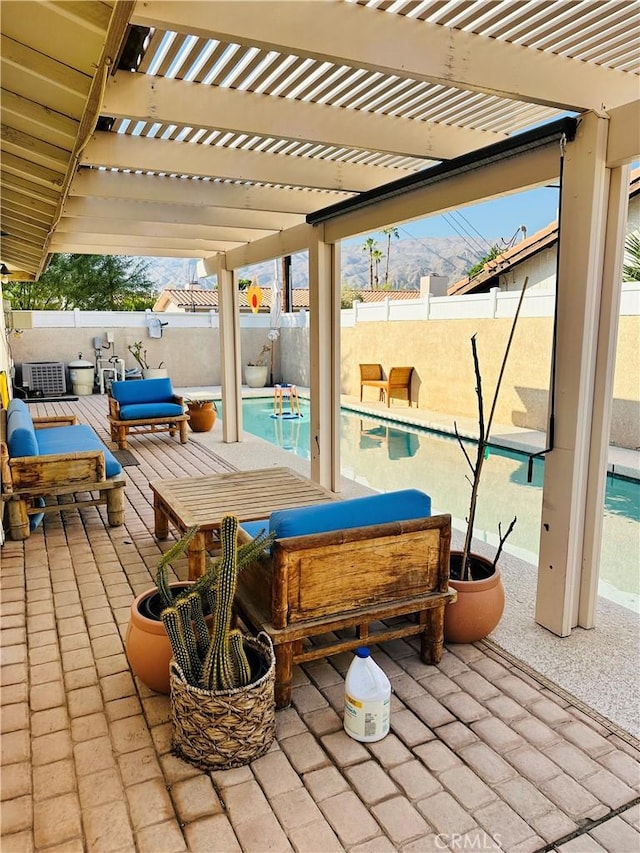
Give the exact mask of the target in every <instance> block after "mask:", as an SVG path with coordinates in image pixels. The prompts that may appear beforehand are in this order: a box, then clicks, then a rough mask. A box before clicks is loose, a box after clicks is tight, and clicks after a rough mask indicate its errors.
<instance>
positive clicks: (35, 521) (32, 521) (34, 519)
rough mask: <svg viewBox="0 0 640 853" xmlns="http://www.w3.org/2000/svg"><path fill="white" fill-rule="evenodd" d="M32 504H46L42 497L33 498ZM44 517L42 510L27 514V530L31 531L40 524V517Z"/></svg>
mask: <svg viewBox="0 0 640 853" xmlns="http://www.w3.org/2000/svg"><path fill="white" fill-rule="evenodd" d="M33 505H34V506H38V507H40V506H46V504H45V501H44V498H34V499H33ZM43 518H44V513H43V512H37V513H36V514H35V515H30V516H29V531H30V532H31V533H33V531H34V530H35V529H36V528H37V527H38V526H39V525H40V524H42V519H43Z"/></svg>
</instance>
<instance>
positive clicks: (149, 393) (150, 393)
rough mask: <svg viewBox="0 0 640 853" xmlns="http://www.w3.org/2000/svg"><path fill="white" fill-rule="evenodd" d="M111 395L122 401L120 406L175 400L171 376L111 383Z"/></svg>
mask: <svg viewBox="0 0 640 853" xmlns="http://www.w3.org/2000/svg"><path fill="white" fill-rule="evenodd" d="M111 396H112V397H113V398H114V399H115V400H117V401H118V402H119V403H120V407H122V406H126V405H128V404H130V403H166V402H169V401H171V402H173V388H172V386H171V380H170V379H169V378H165V379H139V380H137V381H136V382H131V381H129V382H127V381H126V380H125V381H124V382H122V381H121V382H112V383H111ZM178 408H180V407H179V406H178Z"/></svg>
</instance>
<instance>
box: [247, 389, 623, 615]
mask: <svg viewBox="0 0 640 853" xmlns="http://www.w3.org/2000/svg"><path fill="white" fill-rule="evenodd" d="M300 409H301V412H302V417H300V418H297V417H294V418H290V417H283V418H280V417H273V402H272V400H271V399H270V398H253V399H245V400H244V401H243V410H242V411H243V427H244V429H245V430H246V431H247V432H249V433H251V434H252V435H256V436H258V437H259V438H262V439H265V440H266V441H269V442H271V443H272V444H275V445H276V446H278V447H281V448H282V449H284V450H288V451H290V452H292V453H295V454H296V455H297V456H300V457H302V458H303V459H309V458H310V456H311V454H310V451H309V402H308V400H301V401H300ZM340 429H341V436H340V458H341V473H342V475H343V476H344V477H348V478H350V479H352V480H355V481H356V482H358V483H362V484H363V485H366V486H369V487H371V488H372V489H376V490H377V491H383V492H389V491H393V490H396V489H406V488H417V489H421V490H423V491H425V492H427V493H428V494H429V495H430V496H431V501H432V505H433V511H434V513H438V512H448V513H451V516H452V519H453V526H454V527H456V528H457V529H459V530H464V529H465V522H464V519H465V517H466V514H467V512H468V508H469V496H470V486H469V483H468V481H467V479H466V476H467V474H468V473H469V469H468V465H467V462H466V460H465V459H464V456H463V454H462V451H461V449H460V447H459V445H458V442H457V440H456V438H455V436H449V435H442V434H440V433H435V432H432V431H430V430H426V429H421V428H419V427H409V426H406V427H405V426H401V425H399V424H396V423H393V424H392V423H391V422H389V421H385V420H383V419H376V418H371V417H369V416H363V415H361V414H359V413H356V412H353V411H349V410H348V409H343V410H342V413H341V419H340ZM469 444H470V446H471V447H473V443H472V442H469ZM528 462H529V457H528V456H527V455H526V454H522V453H518V452H516V451H512V450H503V449H500V448H493V447H492V448H491V450H490V453H489V457H488V458H487V459H486V460H485V463H484V468H483V473H482V481H481V486H480V498H479V501H478V510H477V512H476V529H475V531H474V534H475V536H476V537H477V538H479V539H481V540H483V541H485V542H488V543H490V544H492V545H494V546H497V545H498V525H499V524H501V525H502V531H503V532H504V531H505V530H506V528H507V527H508V525H509V523H510V522H511V520H512V519H513V517H514V516H516V517H517V519H518V521H517V524H516V526H515V529H514V531H513V533H512V534H511V536H510V538H509V540H508V542H507V544H506V545H505V550H506V551H509V552H511V553H512V554H515V555H516V556H519V557H521V558H522V559H524V560H527V561H528V562H531V563H534V564H537V561H538V547H539V535H540V533H539V531H540V516H541V511H542V481H543V473H544V461H543V460H542V459H536V460H534V467H533V477H532V482H531V483H527V468H528ZM602 539H603V542H602V556H601V564H600V588H599V592H600V594H601V595H603V596H605V597H606V598H610V599H612V600H614V601H617V602H618V603H620V604H623V605H624V606H626V607H629V608H631V609H633V610H638V611H640V577H639V572H638V566H639V565H640V483H639V482H638V481H637V480H630V479H626V478H622V477H618V476H615V477H614V476H611V475H609V476H608V477H607V487H606V495H605V506H604V526H603V537H602Z"/></svg>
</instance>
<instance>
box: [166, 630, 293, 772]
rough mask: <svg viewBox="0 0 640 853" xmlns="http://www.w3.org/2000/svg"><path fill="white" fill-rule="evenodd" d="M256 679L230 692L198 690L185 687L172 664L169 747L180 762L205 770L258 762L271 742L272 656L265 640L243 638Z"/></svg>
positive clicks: (273, 724) (273, 720) (263, 637)
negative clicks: (181, 759) (171, 726)
mask: <svg viewBox="0 0 640 853" xmlns="http://www.w3.org/2000/svg"><path fill="white" fill-rule="evenodd" d="M244 646H245V650H246V652H247V655H248V657H249V661H250V663H251V671H252V673H254V672H257V676H258V677H257V679H256V680H255V681H252V683H251V684H249V685H247V686H246V687H236V688H233V689H231V690H202V689H201V688H199V687H193V686H192V685H190V684H187V682H186V681H185V678H184V674H183V672H182V670H181V669H180V667H179V666H178V664H177V663H176V662H175V660H172V661H171V716H172V719H173V748H174V751H175V753H176V754H177V755H179V756H180V758H184V759H185V760H186V761H188V762H190V763H191V764H194V765H195V766H196V767H200V768H201V769H204V770H228V769H230V768H232V767H242V766H243V765H245V764H249V762H250V761H254V760H255V759H256V758H260V756H261V755H264V754H265V752H267V750H268V749H269V747H270V746H271V744H272V743H273V738H274V737H275V730H276V715H275V702H274V684H275V655H274V653H273V645H272V644H271V640H270V638H269V637H268V636H267V635H266V634H264V633H260V634H259V635H258V637H257V638H256V639H254V638H253V637H245V638H244Z"/></svg>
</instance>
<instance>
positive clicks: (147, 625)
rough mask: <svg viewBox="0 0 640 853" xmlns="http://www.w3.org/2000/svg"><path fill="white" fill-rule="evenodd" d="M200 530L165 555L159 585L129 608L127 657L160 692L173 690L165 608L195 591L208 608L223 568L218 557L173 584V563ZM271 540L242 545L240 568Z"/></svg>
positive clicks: (259, 538) (159, 568)
mask: <svg viewBox="0 0 640 853" xmlns="http://www.w3.org/2000/svg"><path fill="white" fill-rule="evenodd" d="M197 531H198V527H197V525H196V526H195V527H192V528H191V529H190V530H188V531H187V532H186V533H185V535H184V536H183V537H182V538H181V539H180V540H179V541H178V542H176V543H175V544H174V545H173V546H172V547H171V548H170V549H169V550H168V551H167V552H166V553H165V554H163V556H162V558H161V559H160V561H159V562H158V565H157V569H156V576H155V580H156V586H154V587H151V589H147V590H145V591H144V592H143V593H141V594H140V595H138V596H137V597H136V598H135V599H134V600H133V601H132V603H131V607H130V610H129V624H128V625H127V632H126V635H125V651H126V654H127V659H128V661H129V664H130V666H131V669H132V671H133V673H134V675H136V676H137V677H138V678H139V679H140V681H142V682H143V684H146V686H147V687H149V688H150V689H151V690H154V691H155V692H156V693H169V662H170V660H171V655H172V651H171V643H170V642H169V638H168V637H167V632H166V630H165V627H164V624H163V622H162V619H161V613H162V611H163V610H164V609H165V607H169V606H175V605H176V604H177V602H179V601H181V600H182V599H183V598H185V597H186V596H187V595H188V594H190V593H192V592H196V593H198V595H199V596H200V597H201V598H202V600H203V606H204V607H205V611H206V608H207V606H208V605H207V603H206V590H207V589H208V588H209V587H211V586H213V585H215V582H216V577H217V573H218V571H219V567H220V560H219V559H217V560H213V561H212V562H211V563H210V565H209V568H208V571H207V572H206V573H205V574H204V575H203V576H202V577H201V578H200V579H199V580H197V581H178V582H174V583H169V580H168V577H167V575H168V568H169V566H170V565H171V564H172V563H173V562H175V561H176V560H177V559H179V558H180V557H181V556H182V555H183V554H184V553H185V551H186V550H187V546H188V545H189V542H190V541H191V539H192V538H193V536H194V535H195V534H196V532H197ZM271 538H273V537H271ZM270 541H271V539H270V538H269V537H266V536H257V537H256V538H255V539H254V540H252V541H251V542H247V543H246V544H244V545H242V546H241V547H240V548H239V549H238V558H237V560H238V566H239V569H242V568H244V567H245V566H246V565H249V563H251V562H253V561H254V560H255V559H256V558H257V556H259V555H260V554H262V552H263V551H264V549H265V547H267V546H268V544H269V543H270ZM209 621H210V617H209Z"/></svg>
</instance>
